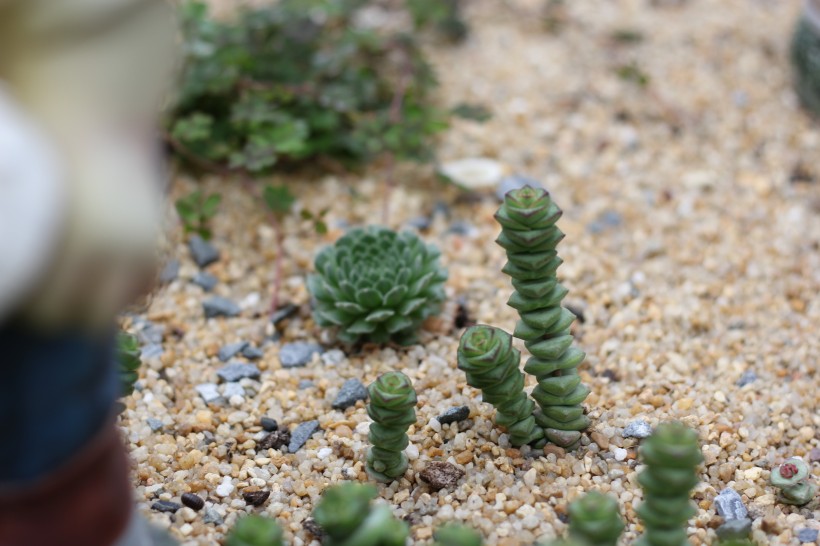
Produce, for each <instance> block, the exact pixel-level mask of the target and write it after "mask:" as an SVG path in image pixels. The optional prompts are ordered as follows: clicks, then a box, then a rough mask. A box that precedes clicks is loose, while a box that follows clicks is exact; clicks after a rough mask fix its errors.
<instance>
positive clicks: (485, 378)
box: [458, 325, 544, 446]
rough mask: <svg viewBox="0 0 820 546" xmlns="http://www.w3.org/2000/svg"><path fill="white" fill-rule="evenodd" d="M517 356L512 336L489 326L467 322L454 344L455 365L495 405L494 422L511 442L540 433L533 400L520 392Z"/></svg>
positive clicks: (522, 442) (534, 437)
mask: <svg viewBox="0 0 820 546" xmlns="http://www.w3.org/2000/svg"><path fill="white" fill-rule="evenodd" d="M520 358H521V353H520V352H519V351H518V350H517V349H515V348H514V347H513V346H512V336H510V334H508V333H507V332H505V331H503V330H500V329H498V328H493V327H492V326H486V325H477V326H471V327H470V328H468V329H467V330H466V331H465V332H464V335H462V336H461V341H460V343H459V346H458V367H459V369H461V370H463V371H464V372H465V374H466V375H467V383H468V384H469V385H470V386H472V387H475V388H478V389H481V391H482V393H483V395H484V401H485V402H489V403H490V404H492V405H493V406H495V408H496V416H495V422H496V424H498V425H499V426H501V427H504V428H506V429H507V431H508V433H509V435H510V443H511V444H512V445H514V446H522V445H526V444H530V443H535V442H538V441H540V440H542V439H543V437H544V432H543V431H542V430H541V429H540V428H539V427H538V426H536V423H535V418H534V417H533V409H534V408H535V404H534V403H533V402H532V400H530V399H529V398H528V397H527V394H526V393H525V392H524V374H522V373H521V370H519V368H518V365H519V361H520Z"/></svg>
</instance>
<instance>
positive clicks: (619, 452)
mask: <svg viewBox="0 0 820 546" xmlns="http://www.w3.org/2000/svg"><path fill="white" fill-rule="evenodd" d="M612 452H613V453H614V454H615V460H616V461H624V460H626V456H627V454H628V452H627V451H626V450H625V449H624V448H622V447H616V448H615V449H613V450H612Z"/></svg>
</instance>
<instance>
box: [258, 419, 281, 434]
mask: <svg viewBox="0 0 820 546" xmlns="http://www.w3.org/2000/svg"><path fill="white" fill-rule="evenodd" d="M259 424H260V425H262V428H263V429H265V430H266V431H268V432H273V431H274V430H279V423H277V422H276V419H273V418H272V417H267V416H265V417H262V418H261V419H260V420H259Z"/></svg>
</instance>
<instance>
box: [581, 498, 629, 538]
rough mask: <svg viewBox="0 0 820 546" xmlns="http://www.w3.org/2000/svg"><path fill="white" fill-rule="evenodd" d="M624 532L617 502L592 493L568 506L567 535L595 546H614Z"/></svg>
mask: <svg viewBox="0 0 820 546" xmlns="http://www.w3.org/2000/svg"><path fill="white" fill-rule="evenodd" d="M623 530H624V522H623V521H622V520H621V516H620V513H619V511H618V502H617V501H616V500H615V499H613V498H612V497H609V496H607V495H603V494H601V493H598V492H597V491H592V492H591V493H587V494H586V495H584V496H583V497H581V498H580V499H578V500H576V501H575V502H572V503H570V505H569V535H570V536H571V537H574V538H577V539H581V540H586V541H587V542H589V543H590V544H595V545H596V546H615V545H616V544H617V543H618V537H620V536H621V533H622V532H623Z"/></svg>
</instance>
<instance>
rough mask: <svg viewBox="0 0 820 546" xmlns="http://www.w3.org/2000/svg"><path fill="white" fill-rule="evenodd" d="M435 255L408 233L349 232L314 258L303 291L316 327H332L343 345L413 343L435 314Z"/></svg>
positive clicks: (440, 283) (438, 293)
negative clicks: (310, 298) (307, 294)
mask: <svg viewBox="0 0 820 546" xmlns="http://www.w3.org/2000/svg"><path fill="white" fill-rule="evenodd" d="M439 256H440V252H439V250H438V249H437V248H436V247H434V246H433V245H427V244H425V243H424V242H422V240H421V239H419V238H418V237H417V236H416V235H414V234H413V233H410V232H402V233H396V232H395V231H392V230H390V229H387V228H383V227H377V226H370V227H367V228H356V229H352V230H350V231H349V232H347V234H345V235H344V236H343V237H341V238H340V239H339V240H338V241H336V244H334V245H332V246H329V247H326V248H324V249H323V250H322V251H321V252H320V253H319V255H318V256H317V257H316V262H315V266H316V274H315V275H311V276H310V277H309V278H308V289H309V290H310V293H311V294H312V295H313V297H314V298H315V300H316V305H315V308H314V312H313V316H314V318H315V320H316V323H317V324H318V325H319V326H327V327H334V326H335V327H338V328H339V339H341V340H342V341H343V342H345V343H356V342H357V341H360V340H361V341H371V342H375V343H385V342H387V341H395V342H397V343H400V344H403V345H407V344H411V343H413V342H414V341H415V340H416V335H417V332H418V330H419V328H420V326H421V323H422V322H423V321H424V320H425V319H426V318H428V317H430V316H433V315H435V314H436V313H438V312H439V311H440V308H441V303H442V302H443V301H444V299H445V294H444V281H445V280H446V279H447V272H446V271H445V270H444V269H443V268H442V267H441V265H440V264H439Z"/></svg>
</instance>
